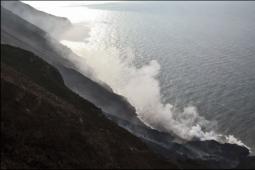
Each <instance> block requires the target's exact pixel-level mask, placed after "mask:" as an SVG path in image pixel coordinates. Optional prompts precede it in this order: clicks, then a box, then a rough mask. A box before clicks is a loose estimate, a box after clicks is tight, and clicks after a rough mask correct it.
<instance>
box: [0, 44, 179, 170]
mask: <svg viewBox="0 0 255 170" xmlns="http://www.w3.org/2000/svg"><path fill="white" fill-rule="evenodd" d="M1 48H2V52H1V105H2V108H1V168H2V169H5V168H8V169H9V168H15V169H16V168H176V166H175V165H174V164H173V163H170V162H168V161H165V160H163V159H159V157H157V156H156V155H155V154H153V153H152V152H151V151H150V150H149V149H148V148H147V146H146V145H145V144H144V143H143V142H142V141H141V140H139V139H138V138H136V137H135V136H133V135H131V134H130V133H129V132H127V131H126V130H124V129H122V128H120V127H118V126H117V125H115V124H114V123H112V122H111V121H110V120H108V119H106V118H105V117H104V116H103V114H102V112H101V110H100V109H98V108H96V107H95V106H94V105H93V104H91V103H89V102H87V101H85V100H83V99H82V98H80V97H79V96H77V95H76V94H74V93H72V92H71V91H70V90H69V89H68V88H66V87H65V85H64V84H63V81H61V76H60V75H59V74H58V72H57V70H55V69H54V68H52V67H51V66H50V65H48V64H47V63H45V62H43V61H42V60H41V59H39V58H37V57H36V56H34V55H33V54H31V53H29V52H27V51H24V50H21V49H17V48H13V47H10V46H1ZM19 55H21V56H24V58H23V60H24V61H23V62H24V63H27V67H25V68H23V67H20V64H18V63H19V61H18V60H16V59H17V57H15V56H19ZM14 63H16V65H13V64H14ZM35 66H36V68H35ZM35 77H37V79H35ZM47 78H49V79H48V80H47ZM51 78H55V80H56V81H53V79H52V80H51ZM34 79H35V80H34ZM39 80H41V83H38V81H39ZM54 86H55V88H58V89H59V92H63V93H64V94H68V93H69V94H70V96H69V97H70V99H72V102H71V100H70V99H68V96H67V97H65V96H59V95H57V94H56V93H53V92H50V91H49V89H50V88H53V87H54Z"/></svg>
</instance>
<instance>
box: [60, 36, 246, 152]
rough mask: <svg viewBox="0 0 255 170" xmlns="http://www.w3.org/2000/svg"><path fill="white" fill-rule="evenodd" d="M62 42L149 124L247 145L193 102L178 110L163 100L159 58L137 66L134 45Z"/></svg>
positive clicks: (82, 65) (188, 135)
mask: <svg viewBox="0 0 255 170" xmlns="http://www.w3.org/2000/svg"><path fill="white" fill-rule="evenodd" d="M62 43H63V44H64V45H67V46H68V47H70V48H71V49H72V50H73V51H74V52H75V53H77V54H78V55H79V56H81V57H82V58H81V59H82V61H80V62H76V64H77V67H78V68H79V71H81V72H82V73H83V74H86V73H85V70H86V67H87V66H89V67H90V68H92V69H93V72H94V74H95V76H96V79H98V80H100V81H103V82H105V83H107V84H108V85H109V86H111V88H112V89H113V90H114V92H115V93H118V94H120V95H122V96H125V97H126V98H127V100H128V101H129V102H130V103H131V104H132V105H133V106H134V107H135V108H136V111H137V114H138V117H139V118H140V119H141V120H142V121H143V122H144V123H145V124H147V125H148V126H150V127H152V128H154V129H157V130H160V131H164V132H168V133H174V134H176V135H177V136H180V137H181V138H183V139H186V140H192V139H199V140H217V141H219V142H221V143H234V144H238V145H242V146H245V147H247V146H246V145H245V144H243V143H242V141H240V140H238V139H236V138H235V137H234V136H232V135H229V136H224V135H222V134H219V133H216V132H215V131H214V130H213V129H214V127H215V122H210V121H208V120H206V119H205V118H204V117H202V116H200V115H199V114H198V112H197V110H196V108H195V107H193V106H189V107H186V108H184V109H183V111H182V112H177V111H175V110H174V108H173V105H171V104H169V103H167V104H164V103H162V100H161V94H160V86H159V81H158V80H157V79H156V76H157V75H158V74H159V71H160V65H159V64H158V62H157V61H155V60H152V61H151V62H150V63H147V64H145V65H144V66H142V67H140V68H137V67H135V65H134V64H133V61H134V55H133V54H132V51H131V50H130V49H127V50H126V51H125V52H124V53H123V52H122V53H120V51H119V50H118V49H116V48H109V49H102V50H99V49H95V50H93V49H92V48H91V47H88V46H87V45H86V44H85V43H82V42H80V43H79V42H71V41H62ZM84 69H85V70H84ZM247 148H249V147H247Z"/></svg>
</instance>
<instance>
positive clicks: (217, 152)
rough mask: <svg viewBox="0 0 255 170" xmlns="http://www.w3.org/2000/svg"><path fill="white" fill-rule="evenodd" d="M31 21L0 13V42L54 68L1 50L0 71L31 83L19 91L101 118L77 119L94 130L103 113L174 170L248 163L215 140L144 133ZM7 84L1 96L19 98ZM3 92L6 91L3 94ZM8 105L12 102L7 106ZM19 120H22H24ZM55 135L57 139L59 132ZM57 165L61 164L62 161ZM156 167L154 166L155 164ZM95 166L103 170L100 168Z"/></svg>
mask: <svg viewBox="0 0 255 170" xmlns="http://www.w3.org/2000/svg"><path fill="white" fill-rule="evenodd" d="M27 9H28V10H29V8H27ZM43 15H44V14H43ZM46 19H47V18H46ZM30 22H32V21H30ZM30 22H28V21H27V20H25V19H24V18H23V19H22V18H21V17H19V16H17V15H15V14H14V13H13V12H11V11H10V10H7V9H5V8H1V43H4V44H10V45H13V46H16V47H20V48H23V49H26V50H28V51H31V52H33V53H34V54H36V56H38V57H40V58H41V59H43V60H44V61H46V62H47V63H49V64H51V65H52V66H54V67H55V68H53V67H49V65H48V64H47V63H45V62H44V61H43V60H40V61H39V60H38V57H36V56H34V57H31V53H30V52H26V51H22V52H20V53H19V54H18V55H14V54H17V51H20V49H16V48H12V47H5V48H4V49H11V50H7V51H8V53H6V52H5V54H7V56H8V58H3V60H2V58H1V63H2V61H3V62H5V63H6V65H3V66H2V68H9V67H12V68H14V69H13V70H16V72H15V74H14V73H13V72H14V71H13V72H12V71H11V72H10V73H13V74H12V75H17V74H18V73H20V74H19V75H20V77H24V75H26V76H28V77H29V78H27V79H30V80H31V81H32V82H33V83H25V85H23V84H22V86H21V87H23V86H24V87H27V85H29V84H30V85H31V84H37V85H38V86H40V87H42V88H44V89H45V90H44V91H43V93H53V94H54V95H55V96H57V98H60V99H61V100H62V102H63V103H64V102H65V104H66V106H70V105H73V106H75V107H77V110H78V111H77V112H86V113H89V114H87V115H90V114H92V115H94V114H95V115H97V116H98V117H102V119H100V120H99V119H97V118H92V117H93V116H92V117H86V119H82V120H83V121H84V120H89V121H88V122H87V123H89V122H90V123H91V122H93V125H95V126H98V127H101V123H102V122H104V121H109V120H105V119H106V118H105V117H104V116H103V113H104V114H106V115H107V116H108V118H110V119H111V120H113V121H115V122H117V123H118V124H119V125H121V126H122V127H124V128H126V129H128V130H129V131H130V132H132V133H133V134H135V135H137V136H139V137H140V138H141V139H142V140H144V142H146V144H147V146H149V147H150V148H151V149H152V150H153V151H155V152H157V153H158V155H160V156H162V157H161V160H164V159H168V160H171V161H174V162H175V163H176V164H178V167H179V168H234V167H236V165H238V164H239V158H240V159H241V164H242V165H245V164H246V163H247V162H249V161H247V162H246V158H247V157H246V155H247V150H246V149H245V148H242V147H239V146H236V145H228V144H225V145H223V144H220V143H218V142H216V141H192V142H186V141H181V143H177V142H178V140H177V141H175V139H176V138H177V137H176V136H172V135H170V134H167V133H162V132H159V131H157V130H152V129H150V128H148V127H147V126H145V125H144V124H143V123H142V122H141V121H140V120H139V119H138V118H137V116H136V113H135V109H134V108H133V107H132V106H131V105H130V104H129V103H128V102H127V101H126V100H125V99H124V98H123V97H122V96H119V95H116V94H114V93H113V92H112V91H111V90H109V88H105V87H104V86H103V85H102V84H99V83H98V82H95V81H92V80H91V79H90V78H89V77H86V76H84V75H82V74H80V73H79V72H78V71H77V69H76V68H75V66H74V64H73V63H72V61H70V60H68V56H69V55H73V56H75V54H73V53H72V51H71V50H69V49H68V48H66V47H65V46H63V45H61V44H60V43H58V41H56V40H54V39H53V38H52V37H50V36H49V35H48V33H46V32H45V31H43V29H42V28H38V27H36V26H35V24H33V23H30ZM2 51H4V50H2ZM1 57H2V54H1ZM75 57H79V56H75ZM15 58H16V59H15ZM35 58H37V59H35ZM23 59H24V61H23ZM18 61H19V62H18ZM35 70H36V72H35ZM54 70H55V71H54ZM1 73H2V72H1ZM3 73H4V72H3ZM59 73H60V74H61V75H60V74H59ZM7 75H8V74H7ZM7 77H8V76H7ZM3 83H4V80H3ZM8 83H9V84H8ZM12 84H13V85H14V88H13V89H12V90H9V91H8V90H6V91H8V92H11V91H15V89H16V92H17V93H19V92H18V91H19V90H20V88H19V86H20V84H15V82H14V81H13V82H11V83H10V82H6V83H5V85H4V87H5V88H7V89H8V87H12ZM63 84H65V85H63ZM66 86H67V87H68V88H70V89H71V90H72V91H74V92H76V93H77V94H79V95H80V96H81V97H83V98H84V99H86V100H88V101H89V102H88V101H85V100H84V99H82V98H81V97H79V96H78V95H77V94H75V93H73V92H72V91H71V90H70V89H68V88H67V87H66ZM29 87H30V86H29ZM36 87H37V86H36ZM17 89H18V90H17ZM32 89H33V88H32ZM32 89H31V90H32ZM3 91H5V89H4V90H3ZM24 93H25V92H24ZM24 93H23V92H22V93H19V94H24ZM26 93H30V92H29V90H28V91H26ZM43 93H40V94H43ZM13 96H14V97H15V96H16V94H13ZM30 96H31V98H36V97H35V96H33V95H30ZM39 96H41V95H39ZM5 97H7V98H8V94H7V93H5ZM37 97H38V96H37ZM8 100H10V101H11V100H12V99H8ZM45 100H46V99H45ZM81 100H83V102H81ZM35 101H36V100H35ZM26 102H27V104H29V103H31V104H33V100H29V99H28V101H26ZM90 102H91V103H93V104H94V105H96V106H97V107H98V108H100V109H102V112H101V111H99V109H97V108H96V107H93V109H92V110H94V109H96V110H97V111H93V112H92V111H91V112H90V111H89V112H87V109H88V108H90V106H91V103H90ZM7 103H8V102H7ZM10 103H12V101H11V102H10ZM85 103H87V104H85ZM16 104H19V103H16ZM7 106H8V107H7V109H13V108H9V105H7ZM12 106H15V105H12ZM48 106H49V107H47V108H46V110H47V112H51V108H54V107H55V106H54V105H52V104H50V105H48ZM14 108H15V107H14ZM42 108H43V107H42ZM22 109H23V111H22V113H23V112H24V110H26V108H24V107H23V105H22V107H21V110H22ZM10 111H11V112H13V114H18V113H17V111H15V110H10ZM61 111H63V112H66V111H65V109H62V110H61ZM45 112H46V111H45ZM70 113H73V112H72V111H70ZM75 113H76V112H75ZM14 117H15V116H14ZM24 119H27V118H26V117H24ZM49 119H51V118H50V117H49ZM20 120H23V118H22V116H21V118H20ZM20 120H19V119H18V121H20ZM29 120H30V119H29ZM33 120H34V119H33ZM56 120H57V119H56ZM56 120H55V122H58V121H56ZM58 120H61V121H62V120H63V121H65V120H64V119H58ZM91 120H92V121H91ZM130 120H132V121H130ZM94 121H95V122H94ZM44 122H45V121H44ZM73 123H74V124H77V121H70V122H69V123H68V124H73ZM23 124H26V121H25V122H23ZM35 124H36V123H35ZM103 124H104V123H103ZM4 125H6V124H4ZM40 125H41V126H43V125H42V124H40ZM8 126H9V125H8ZM44 126H45V128H49V127H47V126H46V125H44ZM62 126H65V124H63V123H62V124H61V125H60V127H62ZM91 126H92V125H91ZM107 126H108V124H107ZM114 126H116V125H114ZM31 127H33V126H31ZM52 127H53V128H56V127H57V126H53V125H52ZM70 127H71V125H70ZM116 127H117V126H116ZM66 129H67V128H66ZM103 129H104V128H103ZM107 129H108V128H107ZM16 130H17V131H18V130H19V129H13V130H12V131H14V132H13V133H16V132H15V131H16ZM86 130H87V129H86ZM111 130H112V129H111ZM113 132H115V131H114V130H113ZM18 133H20V134H22V133H23V132H22V133H21V132H18ZM24 133H26V132H24ZM47 133H48V132H47ZM47 133H45V134H47ZM54 133H55V132H54ZM54 133H53V134H54ZM56 133H60V134H61V133H62V131H60V130H58V131H57V132H56ZM73 133H77V131H75V132H73ZM98 133H99V132H98ZM107 133H108V132H107ZM7 134H8V133H7ZM10 134H11V133H10ZM120 134H121V133H120ZM120 134H116V140H118V138H117V136H118V135H120ZM55 135H57V134H55ZM89 135H92V136H93V135H94V131H88V133H87V136H89ZM129 135H130V134H129ZM14 136H15V135H14ZM36 136H39V137H40V136H41V135H40V133H39V135H36ZM78 136H79V135H78ZM7 137H8V135H7ZM67 137H68V140H66V139H63V138H60V139H61V140H66V141H68V142H69V143H72V140H71V139H69V138H72V137H73V136H71V137H70V136H68V135H67ZM120 137H121V138H122V139H123V140H124V141H129V140H128V139H126V137H125V135H120ZM78 138H79V137H78ZM19 139H21V140H23V141H27V140H29V139H30V138H22V137H20V138H19ZM51 139H53V138H51ZM99 139H100V140H99ZM125 139H126V140H125ZM136 139H137V138H136ZM12 140H14V139H12ZM56 140H57V139H56ZM61 140H58V142H61ZM79 140H80V139H79ZM104 140H106V141H108V138H107V135H102V136H100V137H99V136H95V141H93V142H94V143H95V146H91V147H96V148H97V149H99V150H100V147H103V146H101V145H102V141H104ZM137 140H138V139H137ZM98 141H100V142H99V143H101V144H98V143H97V142H98ZM121 141H122V140H121ZM138 141H139V142H140V140H138ZM5 142H7V141H5ZM58 142H57V143H58ZM7 143H8V142H7ZM49 143H50V142H49ZM49 143H46V144H48V145H50V144H49ZM74 143H75V141H74ZM10 144H11V141H10ZM14 144H17V143H14ZM78 144H80V143H78ZM78 144H77V145H78ZM23 145H25V144H23V143H22V144H21V146H23ZM55 145H57V144H55ZM71 145H73V144H71ZM91 145H92V144H91ZM39 146H40V145H39ZM65 146H68V145H65ZM88 146H89V147H88V148H90V145H88ZM117 146H119V145H117ZM117 146H116V148H114V149H115V150H114V153H115V152H116V153H117V154H118V155H121V154H120V151H123V150H124V151H125V149H120V150H118V149H117ZM8 147H9V146H8ZM8 147H7V148H8ZM10 147H11V146H10ZM111 147H112V145H111ZM124 147H129V145H128V144H127V145H124V146H123V148H124ZM63 148H65V147H63ZM63 148H61V149H59V150H58V151H59V152H60V151H61V150H62V149H63ZM96 148H95V149H94V150H93V152H96V151H97V149H96ZM131 148H132V149H134V148H133V147H131ZM15 149H16V148H15ZM15 149H13V150H15ZM79 149H80V148H78V147H77V148H76V149H75V150H79ZM132 149H131V150H132ZM13 150H12V151H13ZM81 150H82V149H81ZM106 150H107V149H106ZM110 150H111V149H108V151H107V153H108V152H111V151H110ZM134 150H136V149H134ZM83 151H84V150H83ZM22 152H23V151H22ZM24 152H25V153H26V151H24ZM63 152H66V153H69V151H68V152H67V151H66V150H64V151H63ZM70 152H71V151H70ZM98 152H101V151H98ZM78 153H79V152H77V154H78ZM128 153H129V152H128ZM101 154H102V153H101ZM21 155H22V154H21ZM125 156H126V155H125ZM95 157H96V156H95V155H94V157H93V158H95ZM116 157H117V156H116ZM69 158H70V157H69ZM69 158H68V159H69ZM19 159H20V157H19ZM19 159H16V160H13V159H11V158H10V159H7V163H8V162H11V163H13V165H15V164H17V165H18V164H19V162H18V160H19ZM26 159H27V157H26ZM86 159H87V158H86ZM95 159H96V158H95ZM103 159H106V160H108V157H107V158H104V157H103V156H102V157H99V160H101V161H102V160H103ZM139 159H140V158H139ZM139 159H138V160H139ZM146 159H147V158H146ZM132 160H133V158H132ZM247 160H249V159H248V158H247ZM121 161H124V160H121ZM142 161H143V160H142ZM39 162H40V161H39ZM95 162H96V163H95ZM5 163H6V162H5ZM20 163H21V164H20V165H22V166H23V165H24V166H25V165H26V166H27V164H26V163H25V164H24V162H22V161H21V162H20ZM136 163H138V162H136ZM52 164H54V163H52ZM59 164H61V162H60V163H59ZM89 164H91V167H99V165H100V161H98V162H97V161H96V160H95V161H94V162H93V163H91V162H89ZM69 165H70V164H68V166H67V164H66V165H63V166H67V167H71V166H69ZM76 165H77V164H76ZM111 165H113V164H111ZM155 165H156V164H155ZM47 166H48V165H47ZM54 166H56V165H54ZM114 166H115V167H118V166H117V164H114ZM130 166H131V165H130ZM156 166H158V165H156ZM246 166H248V167H249V165H246ZM29 167H34V165H33V166H30V165H29ZM58 167H59V166H58ZM100 167H103V166H100ZM104 167H108V166H106V165H105V164H104ZM109 167H112V166H110V165H109ZM123 167H124V165H123ZM127 167H129V166H127ZM142 167H147V166H145V165H144V166H142Z"/></svg>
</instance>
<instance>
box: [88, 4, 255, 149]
mask: <svg viewBox="0 0 255 170" xmlns="http://www.w3.org/2000/svg"><path fill="white" fill-rule="evenodd" d="M93 8H94V10H100V12H101V15H100V16H101V17H95V20H94V21H96V24H94V25H93V26H92V32H91V38H90V40H89V41H90V43H94V44H97V45H98V46H105V47H106V48H107V47H112V46H113V47H117V48H119V49H123V50H124V49H126V48H127V47H129V48H131V49H132V51H133V53H134V54H135V64H136V65H137V67H139V66H141V65H143V64H145V63H148V62H149V61H151V60H157V61H158V63H159V64H160V65H161V71H160V75H159V76H158V79H159V81H160V86H161V94H162V97H163V100H164V102H167V103H172V104H174V105H175V106H177V107H178V108H183V107H184V106H186V105H193V106H196V107H197V108H198V111H199V113H200V114H201V115H203V116H204V117H206V118H207V119H208V120H216V121H217V122H218V131H220V132H221V133H224V134H233V135H234V136H236V137H238V138H239V139H241V140H242V141H243V142H244V143H245V144H247V145H248V146H250V147H252V148H253V149H254V148H255V2H179V3H178V2H158V3H155V2H136V3H135V2H133V3H131V2H129V3H125V4H119V5H108V6H106V7H105V6H104V7H103V6H95V7H93ZM95 8H97V9H95ZM102 16H103V17H102Z"/></svg>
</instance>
